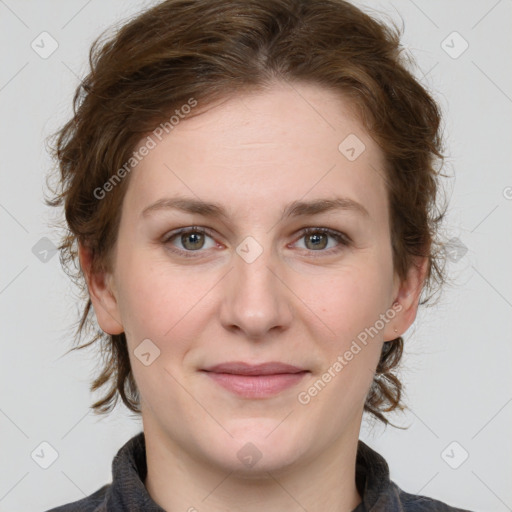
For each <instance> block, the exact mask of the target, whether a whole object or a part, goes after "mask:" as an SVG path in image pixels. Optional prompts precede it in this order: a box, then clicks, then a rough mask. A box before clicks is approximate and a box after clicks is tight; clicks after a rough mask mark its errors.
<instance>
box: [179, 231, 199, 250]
mask: <svg viewBox="0 0 512 512" xmlns="http://www.w3.org/2000/svg"><path fill="white" fill-rule="evenodd" d="M184 238H185V242H184V243H183V245H184V246H185V247H187V246H188V247H187V248H188V249H198V248H200V247H201V242H202V240H203V235H202V234H201V233H191V234H188V235H185V236H184ZM189 241H190V243H189ZM190 246H191V247H190Z"/></svg>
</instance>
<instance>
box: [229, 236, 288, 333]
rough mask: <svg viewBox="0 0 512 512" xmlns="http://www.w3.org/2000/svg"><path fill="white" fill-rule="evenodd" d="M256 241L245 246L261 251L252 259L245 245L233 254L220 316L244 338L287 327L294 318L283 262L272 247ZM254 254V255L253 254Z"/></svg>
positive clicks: (231, 328) (232, 329) (231, 329)
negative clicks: (281, 262)
mask: <svg viewBox="0 0 512 512" xmlns="http://www.w3.org/2000/svg"><path fill="white" fill-rule="evenodd" d="M254 245H256V244H255V243H254V241H253V242H252V244H249V246H245V248H246V249H247V248H250V251H255V250H258V252H259V251H261V249H263V250H262V252H261V254H259V256H258V257H257V258H256V259H254V260H252V258H251V257H246V254H247V255H249V256H251V255H250V253H249V252H246V253H245V254H244V251H243V249H244V247H241V248H239V249H241V250H240V252H239V253H236V254H234V255H233V268H232V269H231V271H230V272H229V273H228V275H227V276H226V278H225V279H224V280H223V281H224V290H223V300H222V305H221V311H220V320H221V323H222V325H223V326H224V328H225V329H227V330H229V331H232V332H237V331H238V332H239V334H242V335H243V336H244V337H245V338H248V339H251V340H261V339H264V338H266V337H268V336H269V334H268V333H270V332H271V331H272V332H278V331H284V330H286V329H287V328H288V327H289V326H290V324H291V321H292V317H293V313H292V304H291V297H292V296H293V294H292V292H291V291H290V288H289V287H287V285H286V276H285V275H284V274H285V269H284V266H282V265H279V264H278V258H276V257H274V255H273V254H272V251H271V250H269V249H267V248H266V247H264V246H263V245H261V246H260V247H261V249H258V248H257V247H256V248H255V247H254ZM252 256H253V255H252Z"/></svg>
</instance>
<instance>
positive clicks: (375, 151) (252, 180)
mask: <svg viewBox="0 0 512 512" xmlns="http://www.w3.org/2000/svg"><path fill="white" fill-rule="evenodd" d="M201 107H202V106H201V105H198V107H196V108H198V111H199V114H197V115H194V116H192V117H190V118H187V117H186V116H184V119H182V120H180V122H179V123H178V124H177V125H175V126H174V128H173V129H172V131H170V132H169V133H168V134H164V135H163V137H162V140H161V141H158V140H157V141H156V142H157V144H156V145H155V147H154V148H153V149H151V151H149V153H148V154H147V156H145V157H144V159H143V160H142V161H141V162H140V163H139V164H138V165H137V166H136V167H135V168H134V169H133V171H132V175H131V178H130V186H129V188H128V192H127V196H126V198H125V201H127V202H129V205H130V209H134V210H138V211H139V212H140V211H142V210H143V209H144V208H145V207H147V206H148V204H149V202H154V201H156V200H158V199H161V198H163V197H169V195H173V194H176V195H183V194H186V195H187V196H189V197H190V196H196V198H198V199H199V198H200V199H201V200H204V201H208V200H210V201H212V202H213V201H215V202H224V203H226V205H227V207H228V208H230V209H233V210H237V211H239V212H241V211H242V210H244V209H252V210H253V211H254V210H259V209H266V210H268V208H269V207H270V206H275V207H276V209H278V208H279V207H280V203H283V204H284V203H286V204H288V203H290V202H292V201H296V200H297V199H299V198H305V197H306V196H308V197H307V198H308V199H309V198H313V197H318V196H322V197H326V196H329V195H330V196H333V195H343V196H349V197H351V198H352V199H353V200H355V201H358V202H360V203H362V204H363V205H364V206H365V207H366V209H367V210H368V211H369V212H370V213H371V214H372V213H373V215H376V216H378V215H382V208H385V207H386V205H385V204H384V201H385V197H386V193H385V183H384V181H383V179H382V176H383V168H384V162H383V155H382V152H381V150H380V148H379V147H378V146H377V145H376V143H375V142H374V141H373V140H372V138H371V137H370V136H369V135H368V134H367V133H366V131H365V130H364V128H363V126H362V124H361V122H360V120H359V118H358V116H357V115H356V113H355V109H354V108H353V105H351V104H350V103H349V101H348V100H347V99H345V98H343V97H341V96H340V95H338V94H336V93H335V92H333V91H330V90H328V89H324V88H322V87H319V86H316V85H311V84H300V85H299V84H293V85H290V84H286V83H277V84H275V85H273V86H272V87H269V88H268V90H266V91H264V92H261V91H259V92H257V93H246V94H243V95H235V96H232V97H229V98H228V99H225V100H223V101H221V102H219V103H218V104H216V105H213V106H212V105H207V106H203V107H205V108H204V109H203V110H204V111H201ZM150 136H151V135H150ZM142 140H143V141H144V140H146V139H145V138H144V139H142ZM278 203H279V204H278Z"/></svg>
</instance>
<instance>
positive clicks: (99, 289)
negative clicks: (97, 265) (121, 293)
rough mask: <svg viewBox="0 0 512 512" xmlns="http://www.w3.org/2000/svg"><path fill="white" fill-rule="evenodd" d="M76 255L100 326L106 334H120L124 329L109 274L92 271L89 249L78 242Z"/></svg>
mask: <svg viewBox="0 0 512 512" xmlns="http://www.w3.org/2000/svg"><path fill="white" fill-rule="evenodd" d="M78 255H79V258H80V267H81V268H82V272H83V274H84V277H85V279H86V282H87V289H88V291H89V297H90V298H91V302H92V306H93V308H94V312H95V314H96V318H97V320H98V324H99V326H100V328H101V329H102V330H103V331H104V332H106V333H107V334H121V333H122V332H124V329H123V325H122V323H121V321H120V315H119V308H118V303H117V298H116V295H115V290H114V286H113V283H112V276H111V274H108V273H106V272H101V273H97V272H93V271H92V254H91V251H90V250H89V249H88V248H87V247H85V246H83V245H82V244H80V243H79V249H78Z"/></svg>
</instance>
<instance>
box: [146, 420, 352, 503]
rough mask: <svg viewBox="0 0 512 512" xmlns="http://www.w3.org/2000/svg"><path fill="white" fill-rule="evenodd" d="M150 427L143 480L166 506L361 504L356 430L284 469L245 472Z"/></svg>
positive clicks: (157, 499) (147, 426)
mask: <svg viewBox="0 0 512 512" xmlns="http://www.w3.org/2000/svg"><path fill="white" fill-rule="evenodd" d="M154 426H155V425H150V424H147V423H145V426H144V432H145V439H146V459H147V466H148V473H147V476H146V479H145V481H144V485H145V486H146V489H147V490H148V493H149V495H150V496H151V498H152V499H153V500H154V501H155V502H156V503H158V504H159V505H160V506H161V507H162V508H164V509H165V510H169V511H171V510H173V511H174V510H186V511H190V512H194V511H208V512H220V511H226V510H244V511H245V512H260V511H261V510H262V509H263V510H265V511H266V512H281V511H282V510H287V511H291V512H295V511H297V512H304V510H307V511H308V512H316V511H318V512H320V511H322V512H326V511H336V512H352V511H353V510H354V509H355V508H356V507H357V505H358V504H359V503H361V496H360V495H359V493H358V491H357V488H356V485H355V461H356V455H357V440H358V434H359V432H358V431H357V430H356V431H355V432H351V433H350V434H351V435H346V436H342V437H340V438H339V439H338V440H337V441H336V443H335V445H334V446H333V445H332V444H331V445H329V446H328V447H327V448H326V449H325V450H324V451H323V452H321V453H318V452H315V453H314V456H311V457H309V458H308V457H303V458H302V459H301V460H300V461H298V460H295V461H293V462H292V463H291V464H289V465H288V466H287V467H286V468H279V469H272V470H271V471H267V470H265V469H262V470H260V471H254V469H255V467H256V466H255V467H254V468H253V469H252V471H251V472H250V473H241V472H240V471H239V470H237V469H229V468H221V467H219V466H216V465H215V464H214V463H213V462H212V461H209V460H206V459H204V458H202V457H201V455H200V454H197V453H193V452H192V451H186V450H184V449H183V447H182V445H181V444H178V443H175V442H173V440H171V439H169V436H165V437H163V436H162V432H161V431H160V430H159V429H158V428H153V427H154ZM347 434H348V433H347Z"/></svg>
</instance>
